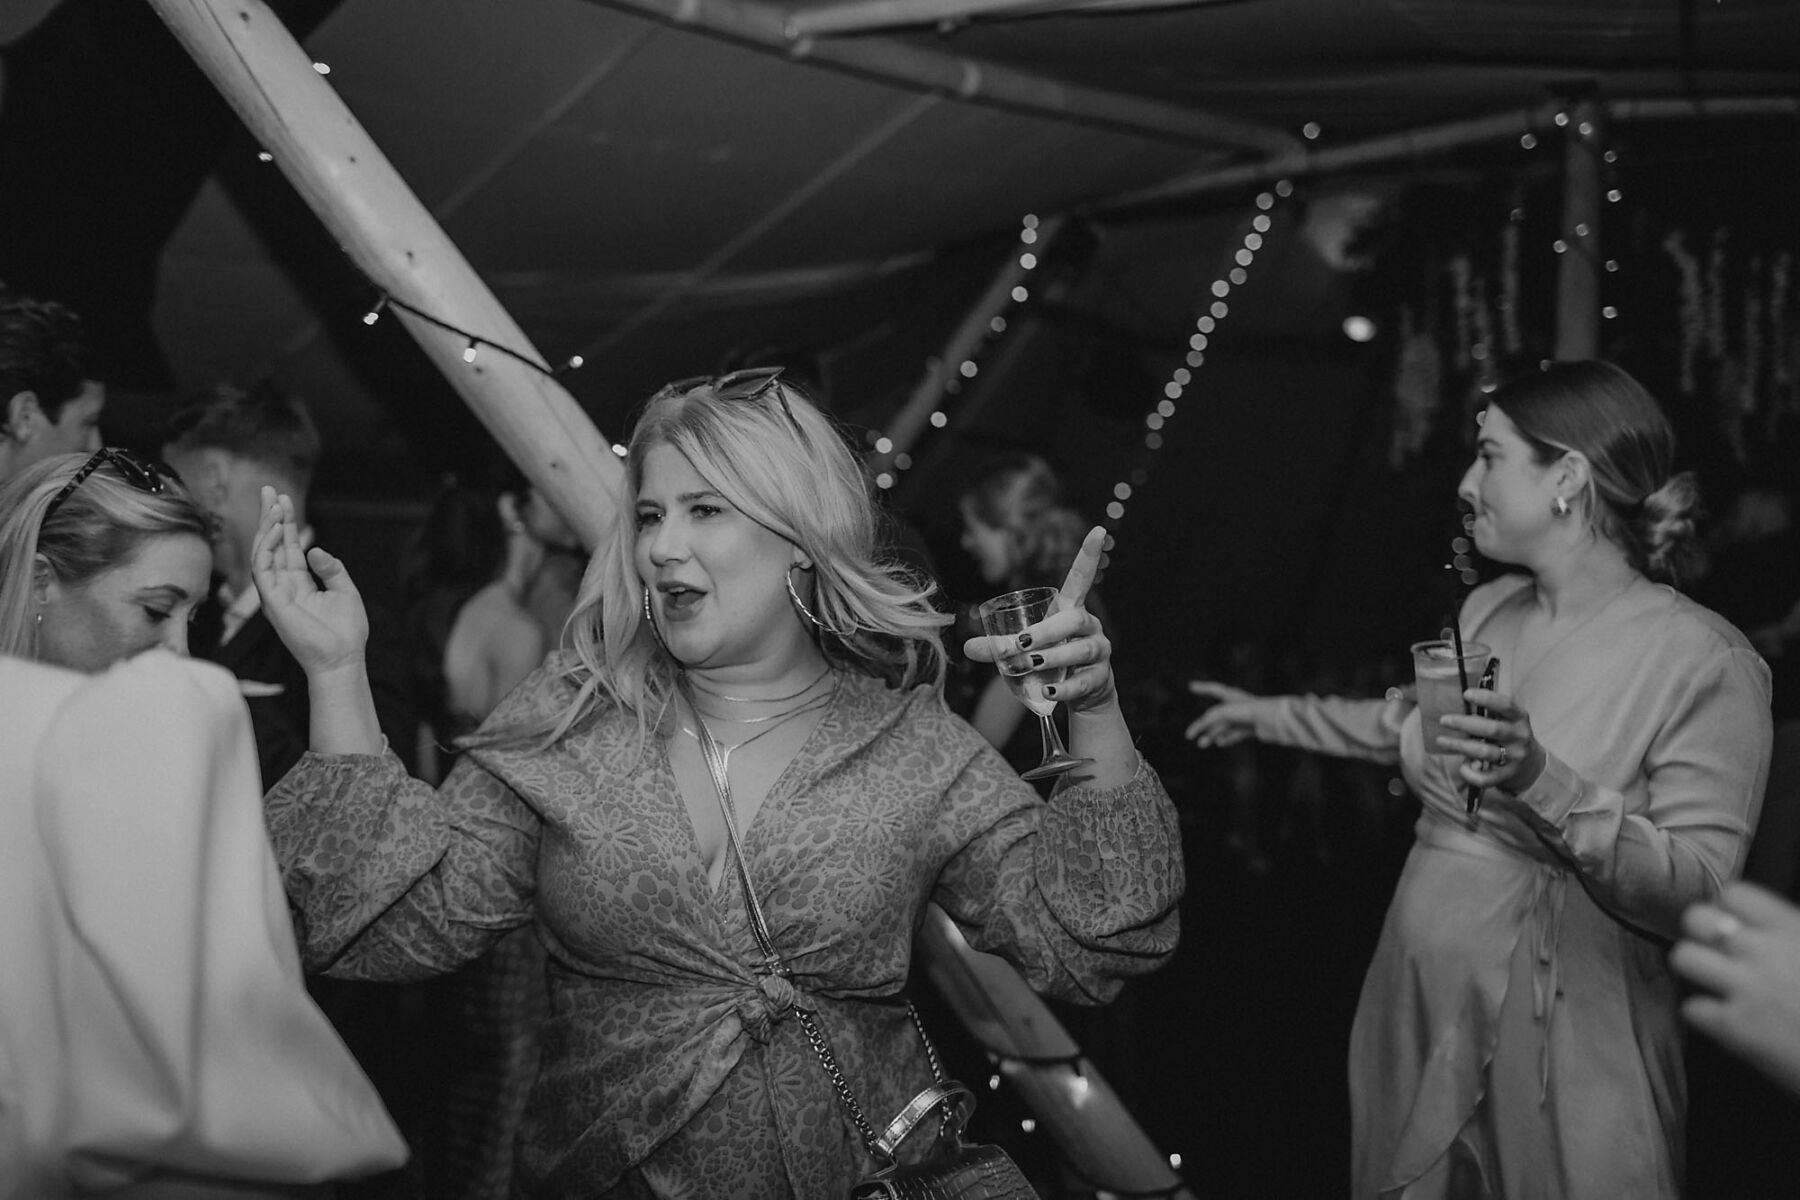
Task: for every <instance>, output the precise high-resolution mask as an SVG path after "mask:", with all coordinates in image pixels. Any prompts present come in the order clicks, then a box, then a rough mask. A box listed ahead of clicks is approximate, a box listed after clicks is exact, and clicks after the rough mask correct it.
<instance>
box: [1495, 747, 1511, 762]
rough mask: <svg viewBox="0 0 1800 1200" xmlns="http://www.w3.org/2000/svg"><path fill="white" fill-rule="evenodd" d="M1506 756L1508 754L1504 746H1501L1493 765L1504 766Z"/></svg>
mask: <svg viewBox="0 0 1800 1200" xmlns="http://www.w3.org/2000/svg"><path fill="white" fill-rule="evenodd" d="M1507 758H1508V754H1507V750H1506V747H1505V746H1501V747H1500V755H1499V757H1498V758H1496V759H1494V765H1495V766H1496V767H1504V766H1505V765H1506V760H1507Z"/></svg>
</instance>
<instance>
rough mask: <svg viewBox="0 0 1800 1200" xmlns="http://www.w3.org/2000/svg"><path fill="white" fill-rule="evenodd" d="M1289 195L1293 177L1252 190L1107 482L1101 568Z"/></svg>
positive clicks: (1106, 561) (1104, 564) (1291, 192)
mask: <svg viewBox="0 0 1800 1200" xmlns="http://www.w3.org/2000/svg"><path fill="white" fill-rule="evenodd" d="M1293 194H1294V185H1293V182H1292V181H1291V180H1287V179H1283V180H1281V181H1279V182H1278V183H1276V184H1275V186H1274V188H1273V189H1271V190H1269V191H1266V192H1259V193H1258V194H1257V196H1256V202H1255V204H1256V212H1255V215H1253V216H1252V217H1251V218H1250V222H1249V228H1248V230H1247V231H1246V232H1245V234H1244V236H1243V239H1242V241H1241V242H1240V243H1239V245H1238V248H1237V249H1236V250H1235V251H1233V252H1232V255H1231V261H1232V264H1233V265H1232V266H1231V267H1230V269H1228V270H1227V271H1225V272H1224V273H1223V274H1222V275H1220V276H1219V278H1217V279H1214V280H1213V281H1212V284H1211V286H1210V287H1209V288H1208V294H1209V296H1210V299H1209V300H1208V301H1207V303H1206V309H1205V311H1203V312H1202V313H1201V314H1200V315H1199V316H1198V317H1197V318H1196V319H1195V321H1194V332H1193V333H1192V334H1190V335H1188V349H1187V353H1186V354H1185V355H1183V357H1182V360H1181V365H1180V366H1178V367H1176V368H1174V370H1173V371H1171V372H1170V374H1169V378H1168V381H1167V382H1166V383H1164V384H1163V387H1162V399H1160V400H1158V401H1157V402H1156V404H1155V405H1154V406H1153V407H1152V408H1151V410H1150V411H1149V413H1147V414H1146V415H1145V417H1144V425H1143V427H1144V429H1145V433H1144V440H1143V448H1142V449H1141V450H1140V451H1139V452H1138V457H1137V464H1136V465H1135V466H1134V467H1133V468H1132V469H1131V470H1130V471H1129V472H1128V473H1127V475H1126V477H1125V478H1123V479H1120V480H1117V481H1116V482H1114V484H1113V486H1112V493H1111V495H1112V498H1111V499H1110V500H1109V501H1107V504H1106V526H1107V535H1106V541H1105V543H1104V545H1103V547H1102V553H1101V555H1100V569H1101V570H1102V571H1104V570H1105V569H1106V567H1107V565H1108V564H1109V563H1110V561H1111V557H1110V552H1111V550H1112V549H1113V547H1114V545H1115V543H1116V537H1117V534H1118V528H1119V525H1120V523H1121V522H1123V521H1124V519H1125V513H1126V502H1127V501H1129V500H1131V499H1132V498H1133V497H1134V496H1135V495H1136V494H1137V492H1138V491H1139V490H1140V489H1142V488H1143V487H1144V485H1145V484H1147V483H1148V482H1149V479H1150V473H1151V469H1152V467H1153V466H1154V465H1155V460H1156V452H1157V451H1159V450H1161V449H1162V448H1163V444H1164V440H1165V439H1164V437H1163V430H1164V428H1166V427H1167V425H1168V423H1169V422H1170V421H1171V420H1173V419H1174V417H1175V416H1176V414H1177V413H1179V412H1180V401H1181V400H1182V398H1183V396H1184V395H1185V394H1186V392H1187V390H1188V388H1189V387H1190V386H1192V384H1193V381H1194V372H1195V371H1197V370H1199V369H1200V367H1202V366H1203V365H1205V363H1206V353H1207V351H1208V349H1209V348H1210V347H1211V346H1212V339H1213V338H1214V337H1216V336H1217V334H1218V331H1219V327H1220V325H1221V324H1222V323H1223V322H1224V321H1225V319H1226V317H1228V316H1229V315H1230V313H1231V305H1230V304H1229V303H1228V301H1227V298H1228V297H1229V296H1230V295H1231V294H1232V290H1233V289H1234V288H1238V287H1242V286H1243V285H1244V284H1246V283H1248V282H1249V279H1250V267H1251V265H1252V264H1254V263H1255V261H1256V255H1257V253H1258V252H1259V251H1260V250H1262V249H1263V247H1264V245H1265V244H1266V241H1267V235H1268V234H1269V232H1270V230H1271V229H1272V228H1273V227H1274V218H1273V217H1272V215H1271V213H1272V211H1273V210H1274V208H1275V205H1276V203H1277V201H1279V200H1285V199H1287V198H1288V197H1289V196H1291V195H1293Z"/></svg>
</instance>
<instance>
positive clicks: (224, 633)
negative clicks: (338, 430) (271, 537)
mask: <svg viewBox="0 0 1800 1200" xmlns="http://www.w3.org/2000/svg"><path fill="white" fill-rule="evenodd" d="M319 451H320V439H319V431H318V427H317V426H316V425H314V424H313V420H312V416H311V414H309V413H308V412H307V410H306V406H305V405H304V404H302V403H301V402H300V400H299V398H298V397H295V396H291V395H288V394H287V393H285V392H283V391H282V390H281V389H279V388H277V387H275V386H274V385H273V384H270V383H258V384H254V385H252V386H250V387H248V388H238V387H230V386H223V387H219V388H215V389H214V390H213V391H212V392H211V393H210V394H209V395H208V396H207V397H205V398H204V399H202V400H199V401H198V402H196V403H194V404H190V405H188V406H187V407H186V408H183V409H182V410H181V411H179V412H177V413H176V414H175V416H174V417H173V418H171V419H170V422H169V426H168V429H167V431H166V435H165V437H164V443H163V458H164V460H165V461H167V462H168V464H169V465H170V466H171V467H174V468H175V470H176V471H178V472H179V473H180V474H181V478H182V482H183V483H185V484H186V485H187V488H188V490H189V491H190V492H191V493H193V496H194V498H195V499H196V500H198V501H199V502H200V503H201V504H202V505H203V506H204V507H205V508H206V509H207V511H208V512H209V513H211V514H212V517H213V520H214V521H215V522H216V528H215V531H214V538H213V570H214V573H215V575H216V577H217V584H218V586H217V588H216V589H215V591H214V593H213V596H212V597H211V599H210V600H209V601H208V602H207V603H205V604H202V605H201V606H200V608H199V610H198V611H197V612H196V613H195V616H194V628H193V630H192V632H191V633H190V634H189V636H188V648H189V651H190V653H192V654H193V655H194V657H196V658H204V659H208V660H210V661H212V662H216V663H218V664H219V665H221V666H223V667H226V668H229V669H230V671H231V673H232V674H233V675H236V676H237V678H238V685H239V688H240V689H241V690H242V691H243V694H244V699H245V700H246V701H247V702H248V704H249V706H250V718H251V722H252V724H253V726H254V728H255V731H256V750H257V757H258V759H259V760H260V762H261V766H262V772H263V787H264V788H269V787H272V786H274V784H275V781H276V780H278V779H280V778H281V777H282V776H283V775H284V774H286V773H287V770H288V768H289V767H291V766H293V765H294V763H296V762H297V761H299V758H300V755H301V754H302V753H304V752H305V750H306V746H307V740H308V736H309V730H308V726H309V722H310V714H311V706H310V705H309V704H308V701H307V691H306V675H305V673H304V672H302V671H301V669H300V664H299V663H297V662H295V661H294V657H293V655H291V654H289V653H288V651H287V647H285V646H283V645H282V644H281V639H280V638H279V637H277V636H276V634H275V629H274V627H273V626H272V625H270V624H269V620H268V618H267V617H265V616H264V615H263V613H262V604H261V601H260V598H259V597H258V595H257V592H256V586H255V584H254V583H252V581H251V578H250V556H251V554H252V552H253V551H254V549H255V544H256V528H257V524H258V522H259V521H260V520H261V517H262V488H263V486H264V485H268V486H270V487H273V488H274V489H275V490H276V491H278V492H285V493H287V494H288V495H289V496H291V497H292V498H293V501H294V515H295V517H296V519H297V520H298V522H299V524H300V527H301V528H302V529H303V530H304V529H307V524H306V499H307V493H308V490H309V489H310V487H311V484H312V476H313V468H314V467H315V466H316V465H317V464H318V461H319ZM368 664H369V685H370V687H371V688H372V689H373V690H374V693H375V710H376V714H377V716H378V717H379V718H380V721H381V731H382V732H383V733H385V734H386V735H387V738H388V743H389V744H390V745H391V746H393V748H394V751H395V753H397V754H399V755H400V757H401V758H402V759H403V760H405V761H407V762H408V763H409V765H410V761H411V757H412V750H413V746H414V743H415V739H416V736H417V728H418V722H417V716H416V714H415V712H414V708H413V700H412V687H411V682H410V675H409V672H408V666H407V659H406V650H405V645H404V643H403V640H402V638H401V636H400V634H399V632H398V627H397V626H396V624H395V623H394V621H393V619H392V618H391V617H389V616H387V615H386V614H384V613H383V612H382V611H381V609H380V608H379V606H375V605H371V606H370V611H369V646H368Z"/></svg>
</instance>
